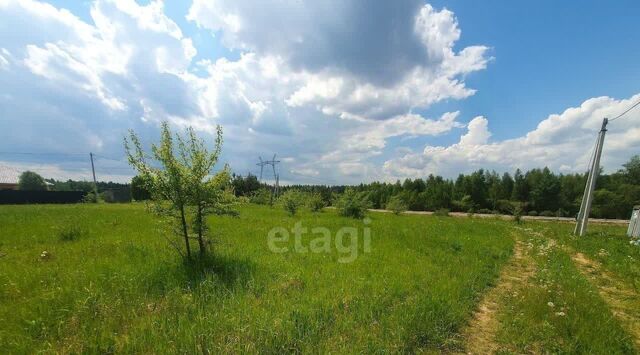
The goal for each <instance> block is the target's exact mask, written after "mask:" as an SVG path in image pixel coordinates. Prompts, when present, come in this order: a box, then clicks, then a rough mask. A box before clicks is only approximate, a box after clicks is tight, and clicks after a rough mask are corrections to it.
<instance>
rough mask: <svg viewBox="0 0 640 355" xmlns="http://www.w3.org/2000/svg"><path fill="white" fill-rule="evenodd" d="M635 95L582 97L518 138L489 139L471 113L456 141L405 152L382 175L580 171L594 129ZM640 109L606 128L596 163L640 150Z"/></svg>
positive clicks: (607, 163)
mask: <svg viewBox="0 0 640 355" xmlns="http://www.w3.org/2000/svg"><path fill="white" fill-rule="evenodd" d="M638 100H640V94H637V95H635V96H633V97H630V98H628V99H623V100H615V99H613V98H610V97H597V98H592V99H589V100H586V101H584V102H583V103H582V104H581V105H580V106H579V107H572V108H569V109H567V110H565V111H564V112H562V113H561V114H553V115H550V116H549V117H547V118H546V119H544V120H542V121H541V122H540V123H539V124H538V126H537V127H536V129H534V130H533V131H530V132H528V133H527V134H525V135H524V136H521V137H517V138H513V139H506V140H502V141H495V142H490V141H489V138H490V136H491V132H490V131H489V129H488V124H489V121H488V120H487V119H486V118H484V117H476V118H474V119H473V120H471V122H469V124H468V126H467V133H466V134H464V135H462V136H461V137H460V140H459V142H458V143H456V144H453V145H450V146H447V147H443V146H426V147H425V148H424V150H423V151H422V152H410V153H406V154H404V155H402V156H400V157H397V158H394V159H389V160H387V161H386V162H385V163H384V171H385V175H387V179H389V180H391V179H394V178H398V177H417V176H426V175H428V174H443V175H445V176H449V177H452V176H454V175H455V174H458V173H460V172H469V171H472V170H475V169H479V168H489V169H496V170H498V171H513V170H515V169H516V168H520V169H530V168H536V167H543V166H547V167H549V168H551V169H554V170H556V171H561V172H565V173H570V172H584V171H585V170H586V168H587V165H588V162H589V160H590V158H591V154H592V149H593V146H594V145H595V138H596V136H597V132H598V131H599V130H600V127H601V124H602V119H603V118H604V117H614V116H615V115H617V114H618V113H620V112H622V111H624V110H625V109H626V108H628V107H629V106H630V105H631V104H632V103H634V102H637V101H638ZM639 122H640V112H638V111H635V112H634V111H631V112H630V113H629V114H628V115H627V116H625V117H624V119H620V120H616V121H614V122H612V123H611V124H610V125H609V126H608V132H607V134H606V138H605V145H604V150H603V157H602V161H601V164H602V166H603V167H604V168H605V170H607V171H615V170H616V169H618V168H620V166H621V165H622V164H623V163H624V162H625V161H626V160H628V159H629V157H630V156H631V155H632V154H637V152H638V150H639V149H640V128H639V126H638V123H639Z"/></svg>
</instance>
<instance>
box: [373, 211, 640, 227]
mask: <svg viewBox="0 0 640 355" xmlns="http://www.w3.org/2000/svg"><path fill="white" fill-rule="evenodd" d="M369 211H372V212H383V213H391V211H389V210H381V209H370V210H369ZM404 214H421V215H432V214H433V212H431V211H406V212H404ZM449 215H450V216H452V217H467V216H468V213H465V212H449ZM473 216H474V217H480V218H500V219H505V220H511V219H513V216H511V215H508V214H481V213H474V214H473ZM522 219H523V220H527V221H556V222H567V223H575V222H576V220H575V218H570V217H544V216H522ZM589 222H590V223H604V224H624V225H627V224H629V221H628V220H626V219H603V218H589Z"/></svg>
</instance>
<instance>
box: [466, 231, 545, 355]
mask: <svg viewBox="0 0 640 355" xmlns="http://www.w3.org/2000/svg"><path fill="white" fill-rule="evenodd" d="M525 248H526V245H525V244H524V242H522V241H520V240H518V241H516V243H515V245H514V251H513V257H512V258H511V260H510V261H509V262H508V264H507V265H505V267H504V268H503V269H502V271H501V273H500V278H499V279H498V282H497V284H496V286H495V287H493V288H492V289H491V290H489V291H488V292H487V293H486V294H485V296H484V297H483V299H482V300H481V301H480V304H479V306H478V309H477V310H476V312H475V313H474V314H473V317H472V318H471V321H470V322H469V325H468V326H467V327H466V328H465V330H464V331H463V334H462V336H463V338H464V339H465V349H466V353H467V354H489V353H494V352H496V351H497V350H499V346H498V344H496V342H495V336H496V332H497V331H498V328H499V322H498V319H497V317H496V315H497V312H498V310H499V309H500V307H501V304H500V303H501V302H500V300H501V299H503V298H504V297H505V295H506V294H508V293H510V292H513V290H514V289H516V288H518V287H517V285H519V284H522V283H525V282H527V280H528V279H529V277H531V276H533V275H534V274H535V266H534V265H535V264H534V261H533V260H531V258H530V257H529V256H527V254H526V252H525Z"/></svg>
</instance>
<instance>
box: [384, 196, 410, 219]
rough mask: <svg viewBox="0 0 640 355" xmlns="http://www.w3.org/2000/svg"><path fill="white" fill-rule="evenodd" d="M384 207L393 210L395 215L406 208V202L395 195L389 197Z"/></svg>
mask: <svg viewBox="0 0 640 355" xmlns="http://www.w3.org/2000/svg"><path fill="white" fill-rule="evenodd" d="M386 209H387V210H389V211H391V212H393V214H395V215H399V214H401V213H402V212H405V211H406V210H407V204H406V203H405V202H404V200H403V199H402V198H401V197H400V196H398V195H396V196H392V197H391V198H390V199H389V202H387V206H386Z"/></svg>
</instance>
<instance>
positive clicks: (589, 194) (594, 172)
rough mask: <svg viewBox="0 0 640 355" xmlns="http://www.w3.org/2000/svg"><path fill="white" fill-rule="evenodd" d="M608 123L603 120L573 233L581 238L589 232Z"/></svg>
mask: <svg viewBox="0 0 640 355" xmlns="http://www.w3.org/2000/svg"><path fill="white" fill-rule="evenodd" d="M607 123H609V120H608V119H607V118H605V119H603V120H602V128H600V133H598V140H597V141H596V148H595V151H594V154H593V160H592V161H591V168H590V169H589V176H588V177H587V184H586V185H585V187H584V195H583V196H582V203H581V204H580V212H579V213H578V220H577V223H576V228H575V230H574V231H573V234H576V235H578V236H580V237H582V236H583V235H584V234H585V233H586V232H587V224H588V223H589V213H590V212H591V202H593V190H595V188H596V180H597V179H598V173H599V172H600V156H601V155H602V146H603V145H604V136H605V134H606V133H607Z"/></svg>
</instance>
